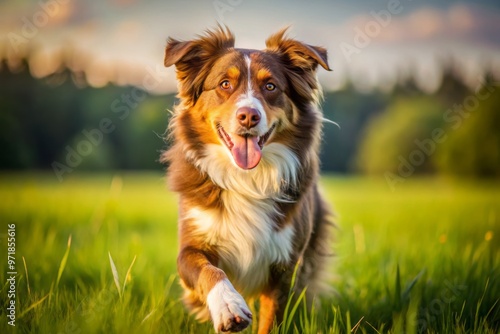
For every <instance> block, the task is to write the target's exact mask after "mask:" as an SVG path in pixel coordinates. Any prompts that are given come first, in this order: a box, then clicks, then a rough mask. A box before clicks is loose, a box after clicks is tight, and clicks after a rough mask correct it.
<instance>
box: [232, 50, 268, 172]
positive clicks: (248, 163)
mask: <svg viewBox="0 0 500 334" xmlns="http://www.w3.org/2000/svg"><path fill="white" fill-rule="evenodd" d="M245 63H246V65H247V87H246V91H245V93H243V94H241V96H240V97H239V98H238V101H237V102H236V106H235V110H234V117H233V122H234V124H233V128H238V127H239V124H238V121H237V118H236V112H237V111H238V109H240V108H252V109H255V110H257V111H258V112H259V114H260V117H261V118H260V121H259V124H258V125H257V126H255V127H254V128H253V129H252V130H253V131H256V132H257V134H258V135H256V136H249V135H247V136H239V135H232V142H233V144H234V146H233V147H232V149H231V154H232V156H233V159H234V162H235V163H236V165H238V166H239V167H240V168H243V169H252V168H255V167H256V166H257V165H258V164H259V162H260V159H261V157H262V151H261V147H260V146H259V140H260V136H262V135H263V134H265V133H266V132H267V130H268V129H267V118H266V114H265V110H264V107H263V106H262V103H261V102H260V100H259V99H257V98H256V97H255V96H254V94H255V93H254V90H253V88H252V76H251V64H252V60H251V59H250V57H249V56H245Z"/></svg>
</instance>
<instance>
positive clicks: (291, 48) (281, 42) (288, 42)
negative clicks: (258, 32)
mask: <svg viewBox="0 0 500 334" xmlns="http://www.w3.org/2000/svg"><path fill="white" fill-rule="evenodd" d="M287 29H288V28H285V29H282V30H280V31H279V32H277V33H276V34H274V35H272V36H271V37H269V38H268V39H267V40H266V47H267V50H268V51H271V52H277V53H279V54H280V55H282V56H284V57H286V59H285V62H286V63H288V64H291V65H292V66H293V67H295V68H298V69H302V70H305V71H316V69H317V67H318V65H321V67H323V68H324V69H325V70H327V71H331V69H330V67H329V66H328V57H327V51H326V49H325V48H322V47H320V46H312V45H308V44H305V43H302V42H299V41H297V40H294V39H290V38H287V37H286V36H285V34H286V31H287Z"/></svg>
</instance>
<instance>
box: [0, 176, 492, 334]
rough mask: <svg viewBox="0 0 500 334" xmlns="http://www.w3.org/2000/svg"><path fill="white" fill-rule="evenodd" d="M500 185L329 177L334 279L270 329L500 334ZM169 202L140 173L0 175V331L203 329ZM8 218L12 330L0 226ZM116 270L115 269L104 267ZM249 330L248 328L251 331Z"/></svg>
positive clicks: (159, 186)
mask: <svg viewBox="0 0 500 334" xmlns="http://www.w3.org/2000/svg"><path fill="white" fill-rule="evenodd" d="M499 186H500V184H499V183H494V182H484V183H459V184H458V183H451V182H448V181H446V180H438V179H419V178H411V179H409V180H407V181H406V182H404V183H401V184H398V185H397V187H396V189H395V191H391V189H390V187H389V186H388V185H387V184H386V183H385V181H384V180H370V179H365V178H340V177H324V178H323V179H322V188H323V191H324V193H325V195H326V197H327V199H328V200H329V202H331V203H332V204H333V205H334V207H335V211H336V213H337V216H338V217H337V225H338V229H337V230H336V232H335V235H336V242H335V243H334V245H332V247H333V248H334V249H335V252H336V254H337V256H336V258H335V261H334V264H333V266H332V272H333V273H334V279H333V281H332V282H331V284H332V285H333V286H334V288H335V289H336V294H335V296H334V297H332V298H330V299H321V300H320V303H319V304H321V305H320V306H321V307H319V306H315V307H314V309H313V310H312V311H311V312H306V311H305V303H304V302H303V299H300V298H299V302H298V303H290V305H289V308H288V310H289V315H288V317H287V319H292V318H293V321H287V322H286V323H285V324H283V325H281V326H277V327H276V328H275V329H274V332H275V333H337V332H344V333H349V332H352V333H365V332H366V333H377V332H379V333H386V332H393V333H402V332H405V333H418V332H426V333H465V332H469V333H498V331H499V330H500V305H499V303H500V301H499V299H500V272H499V270H500V266H499V265H500V251H499V250H500V242H499V238H500V187H499ZM176 202H177V200H176V197H175V195H173V194H171V193H169V192H168V191H167V190H166V185H165V181H164V178H163V176H162V175H159V174H154V173H151V174H146V173H142V174H140V173H137V174H134V173H118V174H116V175H111V174H98V175H92V174H80V175H77V174H75V175H71V176H70V177H68V178H67V179H66V180H65V181H64V182H62V183H59V182H58V181H57V179H56V178H55V177H54V176H53V175H51V174H43V173H38V174H33V173H31V174H27V173H26V174H20V173H18V174H1V175H0V221H1V226H0V234H1V239H0V240H1V243H0V245H1V246H0V250H1V251H0V258H2V260H1V261H0V263H1V264H2V268H1V272H0V280H1V281H2V282H4V283H3V284H2V285H1V286H0V287H1V291H0V296H1V298H0V304H1V309H0V317H1V318H0V333H57V334H59V333H62V334H69V333H82V334H83V333H210V332H211V331H212V330H211V326H210V324H198V323H197V322H196V321H195V320H194V319H193V318H192V317H190V316H189V315H188V314H187V313H186V311H185V310H184V308H183V306H182V304H181V302H180V301H179V297H180V288H179V286H178V281H177V280H178V278H177V276H176V269H175V262H176V253H177V238H176V237H177V231H176V210H177V208H176V206H177V205H176ZM9 223H15V224H16V271H17V272H18V274H17V276H16V302H17V311H16V316H17V318H16V326H15V327H11V326H9V325H8V324H7V318H6V308H7V306H8V304H7V303H8V299H7V298H6V296H7V291H8V289H9V285H8V284H7V283H6V282H7V281H6V280H7V278H8V275H7V272H8V269H7V261H6V258H7V238H6V233H7V228H8V227H7V224H9ZM112 268H114V269H112ZM245 333H252V329H249V330H247V331H246V332H245Z"/></svg>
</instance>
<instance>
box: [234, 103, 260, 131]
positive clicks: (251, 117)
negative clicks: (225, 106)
mask: <svg viewBox="0 0 500 334" xmlns="http://www.w3.org/2000/svg"><path fill="white" fill-rule="evenodd" d="M236 118H237V119H238V122H239V123H240V124H241V126H244V127H245V128H247V129H251V128H253V127H254V126H256V125H257V124H259V122H260V113H259V111H258V110H257V109H254V108H248V107H243V108H239V109H238V110H237V111H236Z"/></svg>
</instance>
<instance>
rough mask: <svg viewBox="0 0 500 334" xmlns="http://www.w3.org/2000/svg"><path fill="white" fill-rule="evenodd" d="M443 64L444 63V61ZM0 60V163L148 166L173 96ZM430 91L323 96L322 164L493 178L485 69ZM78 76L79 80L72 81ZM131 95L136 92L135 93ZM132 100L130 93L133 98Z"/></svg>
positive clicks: (497, 116)
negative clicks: (476, 78) (469, 80)
mask: <svg viewBox="0 0 500 334" xmlns="http://www.w3.org/2000/svg"><path fill="white" fill-rule="evenodd" d="M450 63H453V62H450ZM21 64H22V65H21V66H19V67H17V69H16V70H12V69H10V68H9V66H8V65H7V63H6V62H5V61H4V60H2V62H1V63H0V108H1V112H0V145H1V146H2V148H3V153H4V154H2V155H1V156H0V168H1V169H3V170H17V169H52V170H54V172H55V174H56V176H58V177H61V178H63V177H64V176H65V175H66V174H68V173H71V172H72V171H74V170H75V169H81V170H107V169H124V170H130V169H156V170H161V169H163V168H164V166H162V165H161V164H160V163H159V161H158V160H159V159H158V158H159V155H160V152H161V151H162V150H164V149H166V147H167V145H168V143H167V142H166V141H165V139H164V138H165V130H166V128H167V124H168V118H169V115H170V113H169V112H168V110H169V109H171V108H172V106H173V105H174V103H175V101H176V99H175V95H173V94H169V95H163V96H155V95H151V94H148V93H147V92H142V91H140V92H139V90H138V89H137V88H135V87H119V86H114V85H107V86H105V87H102V88H92V87H90V86H88V85H82V84H81V83H82V81H83V82H84V78H83V80H82V78H81V76H82V74H81V73H72V72H71V71H70V70H68V69H66V68H63V69H61V70H60V71H58V72H57V73H54V74H52V75H50V76H48V77H45V78H42V79H35V78H33V77H32V76H31V75H30V72H29V65H28V63H27V62H26V61H25V60H23V61H22V62H21ZM443 68H444V69H443V76H442V82H441V85H440V87H439V89H437V91H435V92H434V93H432V94H427V93H425V92H423V91H422V90H420V89H419V88H418V86H417V85H416V84H415V82H414V80H413V79H412V78H411V77H410V78H408V79H407V80H403V81H402V82H399V83H398V84H397V85H396V86H395V87H394V89H393V90H392V91H390V92H381V91H377V90H374V91H372V92H369V93H361V92H358V91H357V90H356V89H355V87H354V86H353V85H352V84H350V83H347V84H346V85H345V87H344V88H343V89H341V90H338V91H334V92H325V94H324V96H325V99H324V101H323V103H322V109H323V112H324V114H325V118H327V119H330V120H332V121H335V122H336V123H338V124H339V125H340V128H339V127H337V126H334V125H332V124H329V123H325V124H324V127H323V132H324V139H323V143H322V151H321V160H322V170H323V171H325V172H338V173H353V172H355V173H368V174H376V175H384V176H385V177H386V178H387V179H388V180H390V182H396V183H397V182H401V180H403V179H404V178H406V177H409V176H411V175H413V174H422V173H427V174H436V173H437V174H446V175H457V176H471V177H499V176H500V110H498V109H499V106H500V94H499V89H498V88H499V87H498V85H497V84H496V83H495V80H494V79H493V76H492V75H491V73H490V71H488V72H487V73H486V75H485V77H484V79H483V81H482V82H481V84H480V87H479V89H477V90H473V89H470V88H469V87H467V86H466V85H465V84H464V83H463V82H462V79H461V77H460V72H459V71H457V69H456V66H452V65H445V66H443ZM77 76H80V77H77ZM139 93H140V94H139ZM139 97H140V98H139Z"/></svg>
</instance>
